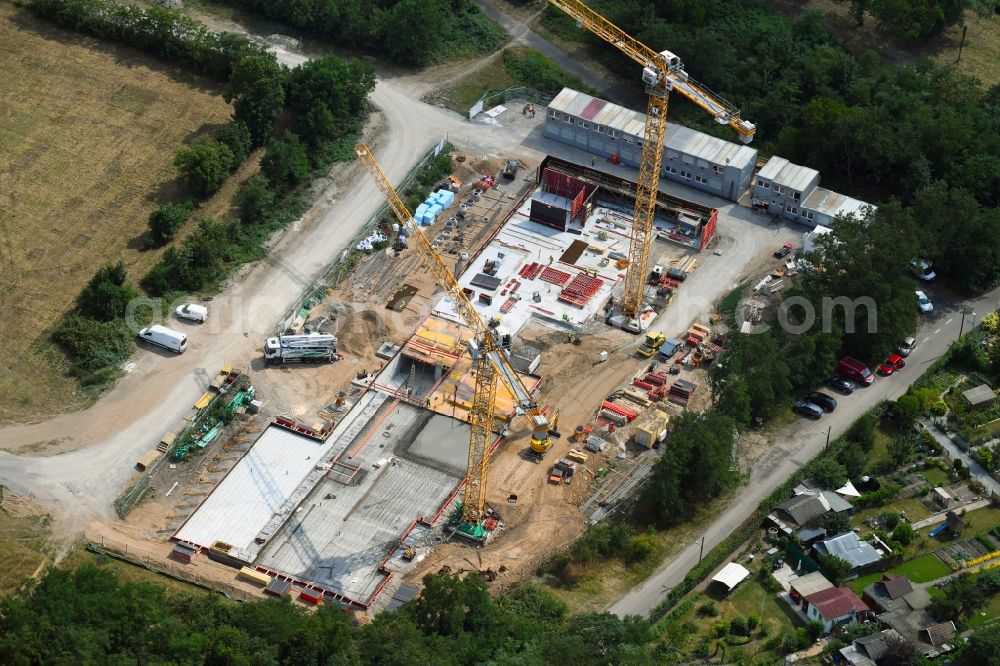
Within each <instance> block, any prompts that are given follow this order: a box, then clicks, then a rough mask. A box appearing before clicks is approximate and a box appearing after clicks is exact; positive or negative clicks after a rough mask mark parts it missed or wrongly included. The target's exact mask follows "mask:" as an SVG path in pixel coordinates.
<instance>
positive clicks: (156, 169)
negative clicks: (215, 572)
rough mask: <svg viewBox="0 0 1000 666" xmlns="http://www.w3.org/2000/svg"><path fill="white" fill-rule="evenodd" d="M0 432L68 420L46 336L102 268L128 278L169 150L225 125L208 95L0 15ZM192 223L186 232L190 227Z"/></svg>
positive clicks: (167, 72) (162, 190)
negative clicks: (36, 421) (49, 417)
mask: <svg viewBox="0 0 1000 666" xmlns="http://www.w3.org/2000/svg"><path fill="white" fill-rule="evenodd" d="M0 60H2V61H3V62H4V63H5V66H4V67H3V68H2V70H0V89H2V90H4V96H3V98H2V100H0V115H2V116H3V117H4V122H3V123H2V125H0V258H2V261H0V284H2V285H3V287H0V309H2V311H3V313H4V314H3V317H2V318H0V331H2V333H3V337H4V340H5V341H6V343H7V346H8V353H7V354H6V355H5V357H6V360H5V363H4V371H3V373H0V422H5V421H14V420H17V421H20V422H24V421H25V420H27V419H30V418H36V417H37V416H38V415H42V414H50V413H52V412H58V411H63V410H66V409H73V408H79V407H80V406H82V405H83V404H84V403H85V400H86V397H85V396H84V395H82V394H80V393H78V392H77V391H76V388H77V387H76V382H75V381H74V380H72V379H69V378H67V377H66V376H65V375H64V370H65V361H64V359H63V358H62V355H61V354H60V353H59V352H58V351H57V350H56V349H54V348H53V347H52V345H51V343H49V342H48V338H47V332H48V330H49V329H50V328H51V327H52V326H53V325H54V324H55V323H56V322H57V320H58V319H59V318H60V317H61V316H62V314H63V313H64V312H65V311H66V310H67V309H69V308H70V307H71V305H72V303H73V301H74V299H75V298H76V296H77V294H78V293H79V291H80V289H81V288H82V286H83V285H84V283H86V281H87V280H88V279H89V278H90V276H91V275H92V274H93V272H94V271H95V270H96V269H97V268H98V267H99V266H100V265H102V264H103V263H105V262H107V261H110V260H114V259H118V258H121V259H123V260H124V261H125V263H126V265H127V266H128V268H129V271H130V274H131V276H132V278H133V279H138V277H141V275H143V274H144V273H145V272H146V270H147V269H148V268H149V267H150V266H151V265H152V264H153V263H154V262H155V261H156V260H157V259H159V255H160V253H161V252H160V251H152V252H141V251H140V250H139V248H140V247H141V243H142V234H143V232H144V231H145V229H146V217H147V216H148V214H149V212H150V211H151V210H153V208H154V207H155V206H156V205H157V204H158V203H160V202H162V201H164V200H175V199H177V198H178V197H180V196H181V195H182V193H181V192H180V190H179V189H178V187H177V185H176V183H175V175H176V172H175V169H174V167H173V164H172V161H173V158H174V153H175V152H176V150H177V149H178V148H179V147H180V146H182V145H183V144H184V142H186V141H189V140H190V139H191V138H192V137H193V136H195V135H196V134H198V133H200V132H202V131H204V130H205V129H206V128H209V127H213V126H215V125H218V124H220V123H223V122H225V121H226V120H227V119H228V117H229V114H230V107H229V105H228V104H226V103H225V102H224V101H223V99H222V96H221V94H220V91H219V90H218V89H216V87H215V86H214V84H211V83H210V82H208V81H206V80H203V79H199V78H197V77H195V76H192V75H190V74H188V73H186V72H184V71H182V70H180V69H175V68H171V67H169V66H165V65H164V64H163V63H162V62H160V61H157V60H155V59H153V58H151V57H149V56H146V55H143V54H142V53H140V52H138V51H134V50H131V49H127V48H123V47H117V46H114V45H111V44H108V43H103V42H99V41H97V40H93V39H89V38H85V37H81V36H79V35H75V34H73V33H70V32H66V31H62V30H60V29H58V28H56V27H54V26H52V25H51V24H50V23H47V22H45V21H42V20H40V19H36V18H34V17H33V16H32V15H31V14H30V13H29V12H27V11H26V10H22V9H20V8H17V7H15V6H13V5H12V4H9V3H0ZM192 224H194V222H193V221H192Z"/></svg>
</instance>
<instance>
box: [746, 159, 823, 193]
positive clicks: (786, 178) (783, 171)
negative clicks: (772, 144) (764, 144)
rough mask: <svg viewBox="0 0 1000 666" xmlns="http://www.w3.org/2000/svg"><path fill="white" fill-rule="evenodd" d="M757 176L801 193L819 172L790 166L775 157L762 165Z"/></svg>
mask: <svg viewBox="0 0 1000 666" xmlns="http://www.w3.org/2000/svg"><path fill="white" fill-rule="evenodd" d="M757 175H758V176H760V177H761V178H766V179H768V180H770V181H772V182H774V183H777V184H778V185H782V186H784V187H789V188H791V189H793V190H795V191H796V192H802V191H803V190H805V188H806V187H807V186H808V185H809V183H810V182H812V179H813V178H816V177H817V176H819V171H816V169H810V168H809V167H804V166H800V165H798V164H792V163H791V162H789V161H788V160H786V159H785V158H784V157H777V156H775V157H772V158H771V159H769V160H768V161H767V164H765V165H764V167H763V168H762V169H761V170H760V173H758V174H757Z"/></svg>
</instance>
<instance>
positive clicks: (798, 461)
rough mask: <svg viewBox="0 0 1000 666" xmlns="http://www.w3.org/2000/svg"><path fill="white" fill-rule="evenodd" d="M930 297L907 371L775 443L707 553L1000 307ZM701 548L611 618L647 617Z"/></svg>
mask: <svg viewBox="0 0 1000 666" xmlns="http://www.w3.org/2000/svg"><path fill="white" fill-rule="evenodd" d="M931 296H932V298H933V302H934V307H935V311H934V314H933V315H932V316H930V317H927V318H925V319H924V320H923V321H922V322H921V326H920V329H919V330H918V331H917V335H916V336H915V337H916V338H917V341H918V345H919V346H918V347H917V349H916V350H914V351H913V353H912V354H910V356H909V358H907V359H906V364H907V367H906V369H904V370H902V371H901V372H898V373H896V374H894V375H892V376H889V377H877V378H876V379H875V383H874V384H872V385H871V386H869V387H867V388H864V389H859V390H857V391H855V392H854V394H853V395H850V396H837V411H835V412H834V413H832V414H828V415H826V416H824V417H823V418H822V419H821V420H820V421H818V422H817V421H807V420H805V419H800V420H798V421H796V422H795V423H792V424H791V425H789V426H788V427H787V428H785V429H784V430H783V431H781V432H780V433H778V434H777V435H776V436H775V437H773V438H772V439H773V442H772V444H771V446H770V448H769V449H768V451H767V453H766V454H765V455H764V456H762V457H761V458H760V460H758V461H757V463H756V465H755V466H754V469H753V470H752V472H751V475H750V479H749V481H748V482H747V483H746V484H745V485H744V486H743V487H742V488H740V490H739V492H737V494H736V496H735V497H734V498H733V499H732V501H731V502H730V503H729V508H728V509H726V511H724V512H723V513H722V514H721V515H719V517H718V518H717V519H716V520H715V522H713V523H712V524H711V525H709V526H708V528H707V529H706V530H705V534H704V536H705V550H706V552H707V551H709V550H711V549H712V548H714V547H715V546H716V545H717V544H718V543H719V542H721V541H722V540H723V539H725V538H726V537H727V536H729V534H730V533H732V532H733V530H735V529H736V528H737V527H738V526H739V525H740V524H742V523H743V521H744V520H746V519H747V518H748V517H749V516H750V514H752V513H753V512H754V511H755V510H756V508H757V506H758V504H760V502H761V501H762V500H763V499H764V498H765V497H767V496H768V495H770V494H771V493H772V492H773V491H774V489H775V488H777V487H778V486H779V485H780V484H781V483H783V482H784V481H785V479H787V478H788V477H789V476H791V475H792V474H793V473H794V472H795V470H797V469H799V468H800V467H802V466H803V465H805V464H806V463H807V462H809V461H810V460H812V459H813V458H814V457H815V456H816V455H818V454H819V452H820V451H821V450H822V449H823V446H824V445H825V442H826V436H827V429H828V428H830V429H831V431H830V432H831V434H830V436H831V438H836V437H838V436H840V435H841V434H843V433H844V431H845V430H847V428H848V427H850V425H851V423H853V422H854V421H855V420H856V419H857V418H858V417H859V416H861V415H862V414H863V413H864V412H865V411H866V410H868V409H869V408H871V407H872V406H873V405H875V404H876V403H877V402H878V401H880V400H895V399H896V398H898V397H899V396H901V395H902V394H903V393H905V392H906V389H907V388H908V387H909V385H910V384H911V383H913V382H914V381H916V379H917V378H918V377H920V375H921V374H923V372H924V371H925V370H926V369H927V368H928V367H929V366H930V365H931V364H932V363H934V361H935V360H937V359H938V358H939V357H940V356H941V355H942V354H943V353H944V352H945V350H947V348H948V345H949V344H951V343H952V342H953V341H954V340H955V339H956V338H957V337H958V333H959V325H960V324H959V319H960V317H961V314H960V313H961V309H962V307H966V308H970V310H969V311H974V312H979V313H986V312H990V311H991V310H993V309H995V308H996V306H997V304H998V303H1000V289H996V290H994V291H993V292H991V293H989V294H985V295H984V296H982V297H980V298H977V299H975V300H970V301H967V302H964V303H962V302H953V303H945V302H943V301H942V299H940V298H937V297H935V295H934V294H933V293H932V294H931ZM966 330H968V329H966ZM817 379H820V378H817ZM699 545H700V539H697V540H695V541H692V543H691V544H690V545H689V546H687V547H686V548H685V549H684V550H682V551H681V552H680V553H679V554H678V555H677V556H676V557H674V558H673V559H671V560H669V561H667V562H665V563H664V564H663V566H661V567H660V568H659V569H657V570H656V572H654V573H653V575H652V576H650V577H649V578H648V579H647V580H646V581H645V582H644V583H642V584H641V585H638V586H636V587H635V588H633V589H632V590H630V591H629V592H628V594H626V595H624V596H623V597H622V598H621V599H619V600H618V601H617V602H616V603H615V604H614V605H612V606H611V609H610V610H611V612H612V613H615V614H616V615H619V616H625V615H646V614H648V613H649V612H650V611H651V610H652V609H653V608H655V607H656V605H657V604H659V603H660V601H662V600H663V598H664V597H665V596H666V595H667V593H668V592H669V591H670V590H671V589H673V587H675V586H676V585H677V584H678V583H680V582H681V580H683V578H684V576H685V575H686V574H687V572H688V571H690V570H691V569H692V568H694V567H695V566H696V565H697V564H698V550H699Z"/></svg>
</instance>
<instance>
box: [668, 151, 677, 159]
mask: <svg viewBox="0 0 1000 666" xmlns="http://www.w3.org/2000/svg"><path fill="white" fill-rule="evenodd" d="M667 157H669V158H670V159H672V160H676V159H677V151H676V150H668V151H667Z"/></svg>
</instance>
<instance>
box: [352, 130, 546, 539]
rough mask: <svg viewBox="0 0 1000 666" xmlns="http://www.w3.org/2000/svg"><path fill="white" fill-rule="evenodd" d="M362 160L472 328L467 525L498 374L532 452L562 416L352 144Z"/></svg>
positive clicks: (482, 494) (477, 507)
mask: <svg viewBox="0 0 1000 666" xmlns="http://www.w3.org/2000/svg"><path fill="white" fill-rule="evenodd" d="M354 152H355V153H357V156H358V160H360V162H361V163H362V164H364V165H365V168H367V169H368V173H369V174H370V175H371V177H372V180H373V181H374V183H375V187H376V188H377V189H378V190H379V192H380V193H381V194H382V196H383V197H384V198H385V200H386V203H387V204H388V205H389V208H391V209H392V212H393V213H395V215H396V217H397V218H398V219H399V221H400V223H401V224H402V225H403V227H404V228H405V229H406V232H407V234H408V235H409V236H410V238H412V239H413V241H414V242H413V244H412V246H413V247H414V248H416V250H417V252H419V253H420V255H421V256H422V257H423V258H424V259H425V260H427V263H428V264H429V265H430V269H431V272H432V273H433V274H434V277H435V279H436V280H437V283H438V284H439V285H440V286H441V288H442V289H444V290H445V293H447V294H448V297H449V298H450V299H451V302H452V304H453V305H454V307H455V310H456V312H458V314H459V316H460V317H461V318H462V321H463V322H465V325H466V326H468V327H469V328H470V329H471V330H472V331H473V333H474V337H473V339H472V340H470V341H469V343H468V346H469V352H470V355H471V357H472V359H473V368H474V371H475V376H476V386H475V392H474V394H473V399H472V409H471V410H470V411H469V427H470V430H471V435H470V437H469V462H468V467H467V469H466V477H465V490H464V494H463V503H462V522H463V523H465V524H466V525H468V526H478V525H479V524H480V523H481V522H482V521H483V519H484V517H485V512H486V484H487V480H488V471H489V458H490V456H489V451H490V447H491V446H492V445H493V438H494V435H493V425H494V419H493V408H494V405H495V402H496V391H497V378H498V377H499V378H500V379H501V380H502V381H503V383H504V385H505V386H506V387H507V389H508V390H509V391H510V392H511V394H512V395H513V396H514V400H515V401H516V404H517V407H516V409H517V412H518V413H519V414H524V415H526V416H527V417H528V420H529V421H530V422H531V451H532V453H533V454H535V455H536V456H542V455H544V454H545V453H546V452H547V451H548V450H549V449H550V448H551V447H552V440H551V438H552V437H553V436H555V437H558V436H559V433H558V432H557V431H556V430H555V428H556V423H557V421H558V416H557V415H556V414H551V413H550V414H549V415H546V414H545V413H544V412H543V410H542V409H541V408H540V407H539V405H538V404H537V403H536V402H535V400H534V398H533V397H532V395H531V392H530V391H529V390H528V389H527V387H526V386H525V385H524V382H522V381H521V378H520V376H519V375H518V373H517V370H515V369H514V366H513V364H512V363H511V361H510V358H508V356H507V352H506V351H505V350H504V349H503V347H502V346H501V345H500V343H499V341H498V340H497V336H496V331H495V328H493V327H491V326H489V325H487V323H486V322H485V321H483V318H482V317H481V316H480V315H479V312H478V311H477V310H476V308H475V307H474V306H473V305H472V301H470V300H469V297H468V296H467V295H466V294H465V292H464V291H462V287H461V285H459V283H458V279H457V278H456V277H455V275H454V274H453V273H452V272H451V269H450V268H448V266H447V265H446V264H445V263H444V261H443V260H442V259H441V256H440V255H439V254H438V253H437V251H436V250H435V249H434V248H433V247H431V243H430V241H428V240H427V237H426V236H425V235H424V232H423V231H422V230H421V229H420V227H419V226H418V225H417V223H416V221H415V220H414V219H413V215H411V214H410V211H409V210H407V208H406V204H404V203H403V201H402V199H400V198H399V195H398V194H397V193H396V190H395V189H393V187H392V185H391V184H390V183H389V180H388V179H387V178H386V176H385V174H384V173H383V172H382V169H381V168H380V167H379V165H378V163H377V162H376V161H375V157H374V156H373V155H372V153H371V150H369V148H368V146H364V145H361V146H357V147H355V149H354Z"/></svg>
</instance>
